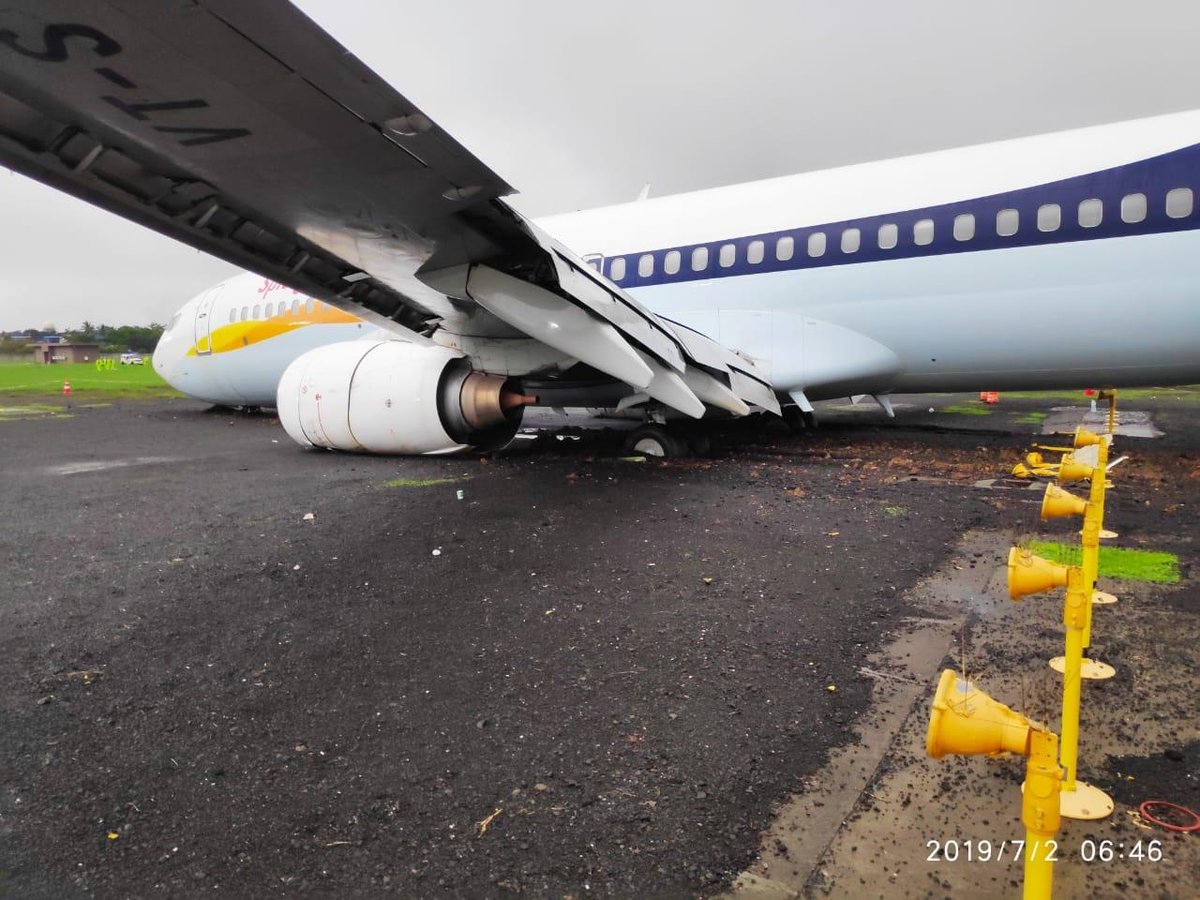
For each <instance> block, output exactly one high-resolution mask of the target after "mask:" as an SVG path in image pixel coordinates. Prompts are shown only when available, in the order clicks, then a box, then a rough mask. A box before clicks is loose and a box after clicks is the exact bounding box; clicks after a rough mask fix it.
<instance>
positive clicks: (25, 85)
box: [0, 0, 778, 416]
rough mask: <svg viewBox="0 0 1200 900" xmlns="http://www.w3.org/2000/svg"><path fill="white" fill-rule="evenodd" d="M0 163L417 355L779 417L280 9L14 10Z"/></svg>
mask: <svg viewBox="0 0 1200 900" xmlns="http://www.w3.org/2000/svg"><path fill="white" fill-rule="evenodd" d="M0 162H3V163H4V164H5V165H8V166H10V167H12V168H13V169H15V170H17V171H20V172H22V173H24V174H27V175H29V176H31V177H33V178H35V179H37V180H39V181H42V182H44V183H46V184H49V185H51V186H54V187H56V188H59V189H61V190H64V191H66V192H68V193H71V194H73V195H75V196H77V197H80V198H82V199H85V200H87V201H89V202H92V203H94V204H96V205H98V206H101V207H103V208H105V209H108V210H110V211H112V212H115V213H118V214H120V215H122V216H125V217H126V218H129V219H132V220H134V221H137V222H139V223H141V224H143V225H146V226H148V227H150V228H153V229H154V230H156V231H159V232H162V233H164V234H167V235H170V236H171V237H174V238H177V239H179V240H182V241H184V242H185V243H188V244H190V245H193V246H195V247H198V248H200V249H203V250H206V251H208V252H210V253H213V254H214V255H216V256H220V257H222V258H224V259H227V260H229V261H230V262H233V263H235V264H237V265H240V266H243V267H245V268H248V269H252V270H254V271H257V272H259V273H261V274H263V275H266V276H268V277H271V278H274V279H276V280H278V281H280V282H282V283H284V284H287V285H289V286H290V287H294V288H296V289H297V290H300V291H303V292H305V293H307V294H310V295H313V296H317V297H320V298H322V299H325V300H328V301H330V302H332V303H334V304H336V305H338V306H341V307H342V308H345V309H349V310H351V311H353V312H355V313H357V314H359V315H363V316H364V317H366V318H368V319H369V320H371V321H374V322H376V323H378V324H382V325H384V326H385V327H388V328H392V329H394V330H396V331H403V332H404V333H405V334H411V333H412V332H417V333H422V334H426V335H433V334H436V333H437V332H438V331H439V330H441V331H444V332H449V333H468V332H472V331H473V332H476V333H478V332H480V331H489V332H492V333H503V334H507V335H508V336H511V337H527V338H532V339H534V340H535V341H537V342H539V343H541V344H544V345H546V346H547V347H549V348H552V349H553V350H554V351H556V352H557V353H558V354H559V355H560V356H561V358H562V359H564V360H578V361H581V362H584V363H587V364H588V365H590V366H592V367H594V368H596V369H598V370H600V371H601V372H604V373H606V374H607V375H609V376H610V377H613V378H616V379H618V380H620V381H623V382H625V383H626V384H628V385H630V387H632V388H633V389H634V390H635V391H638V392H642V393H644V394H645V395H646V397H647V398H648V400H653V401H657V402H658V403H661V404H662V405H664V406H666V407H669V408H670V409H673V410H677V411H679V412H682V413H685V414H687V415H690V416H700V415H703V414H704V413H705V411H706V407H707V408H716V409H723V410H725V411H726V412H729V413H732V414H735V415H740V414H744V413H745V412H747V411H748V409H749V405H754V406H758V407H762V408H766V409H772V410H774V411H776V412H777V411H778V404H777V402H776V399H775V396H774V393H773V391H772V390H771V386H770V384H769V382H768V381H767V379H766V378H765V377H763V375H762V374H761V373H760V372H759V371H758V370H757V369H756V367H755V366H754V364H753V362H751V361H750V360H746V359H743V358H742V357H740V356H737V355H736V354H733V353H731V352H729V351H728V350H726V349H724V348H722V347H720V346H718V345H716V344H714V343H713V342H712V341H711V340H709V339H708V338H706V337H704V336H703V335H700V334H698V333H696V332H693V331H688V330H687V329H684V328H682V327H681V326H677V325H674V324H672V323H670V322H667V321H665V320H663V319H661V318H660V317H658V316H656V315H654V314H653V313H652V312H650V311H649V310H647V309H645V308H644V307H643V306H642V305H641V304H639V303H638V302H637V301H636V300H634V299H633V298H632V297H630V296H629V295H628V294H626V293H625V292H623V291H622V290H621V289H620V288H619V287H617V286H616V285H614V284H612V283H611V282H609V281H607V280H606V279H605V278H603V277H602V276H600V275H599V274H597V273H596V272H594V271H593V270H592V269H591V268H590V267H588V266H587V265H586V264H585V263H583V262H582V261H581V260H580V259H579V258H578V257H577V256H575V254H573V253H572V252H571V251H570V250H568V249H567V248H565V247H562V246H560V245H558V244H557V243H556V242H555V241H554V240H553V239H552V238H550V237H549V236H547V235H545V234H543V233H541V232H540V231H539V230H538V229H536V228H535V227H534V226H533V225H532V224H531V223H529V222H527V221H526V220H524V219H523V218H522V217H521V216H520V215H519V214H518V213H516V212H515V211H514V210H513V209H512V208H511V207H510V206H508V205H507V204H506V203H505V202H504V201H503V200H502V199H501V198H502V197H504V196H505V195H507V194H509V193H511V188H509V186H508V185H507V184H505V182H504V181H503V180H502V179H501V178H499V177H498V176H497V175H496V174H495V173H494V172H492V171H491V170H490V169H488V168H487V167H486V166H485V165H483V163H481V162H480V161H479V160H478V159H476V158H475V157H474V156H473V155H471V154H470V153H469V152H468V151H467V150H466V149H464V148H463V147H462V146H461V145H459V144H458V143H457V142H456V141H455V140H454V139H453V138H452V137H450V136H449V135H448V134H446V133H445V132H444V131H443V130H442V129H440V128H439V127H438V126H437V125H436V124H435V123H434V122H433V121H432V120H431V119H430V118H429V117H428V116H426V115H425V114H424V113H423V112H422V111H421V110H420V109H419V108H417V107H416V105H415V104H413V103H411V102H410V101H408V100H407V99H406V98H404V97H403V96H401V95H400V94H399V93H397V92H396V91H395V90H393V89H392V88H391V87H390V86H389V85H387V84H386V83H385V82H383V81H382V79H380V78H379V77H378V76H377V75H375V74H374V73H373V72H372V71H371V70H370V69H368V68H367V67H366V66H365V65H363V64H362V63H361V62H360V61H359V60H357V59H356V58H355V57H354V56H353V55H351V54H350V53H349V52H348V51H346V50H345V48H343V47H342V46H341V45H340V44H338V43H337V42H336V41H335V40H334V39H333V38H331V37H330V36H329V35H328V34H326V33H325V32H324V31H322V30H321V29H320V28H319V27H318V26H317V25H315V24H314V23H313V22H311V21H310V20H309V19H308V18H307V17H305V16H304V15H303V13H301V12H300V11H299V10H297V9H296V8H295V7H293V6H291V5H290V4H288V3H286V2H283V0H258V2H255V3H245V2H242V0H106V2H102V3H97V2H80V0H21V2H15V3H13V2H10V3H6V4H4V5H3V7H0Z"/></svg>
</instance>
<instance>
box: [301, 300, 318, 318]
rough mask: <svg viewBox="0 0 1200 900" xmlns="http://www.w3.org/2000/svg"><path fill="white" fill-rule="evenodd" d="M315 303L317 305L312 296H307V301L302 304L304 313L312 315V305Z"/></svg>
mask: <svg viewBox="0 0 1200 900" xmlns="http://www.w3.org/2000/svg"><path fill="white" fill-rule="evenodd" d="M316 305H317V301H316V300H314V299H313V298H312V297H309V298H308V302H306V303H305V304H304V311H305V312H306V313H308V314H309V315H310V316H311V315H312V311H313V307H314V306H316Z"/></svg>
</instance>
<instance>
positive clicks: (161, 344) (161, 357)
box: [154, 306, 191, 393]
mask: <svg viewBox="0 0 1200 900" xmlns="http://www.w3.org/2000/svg"><path fill="white" fill-rule="evenodd" d="M186 313H187V307H186V306H185V307H184V308H183V309H181V310H180V311H179V312H178V313H176V314H175V316H174V317H173V318H172V319H171V322H170V324H168V325H167V327H166V328H165V329H163V333H162V336H161V337H159V339H158V344H157V346H155V348H154V371H156V372H157V373H158V374H159V377H161V378H162V380H163V381H165V382H166V383H167V384H169V385H170V386H171V387H173V388H175V390H177V391H182V392H184V393H187V388H186V387H185V386H184V381H186V379H185V377H184V362H185V360H186V358H187V352H188V350H189V349H190V348H191V342H190V340H189V338H190V335H185V333H184V332H185V331H188V330H190V329H185V328H184V327H183V323H185V322H187V323H188V324H189V325H190V320H189V319H188V317H187V315H186Z"/></svg>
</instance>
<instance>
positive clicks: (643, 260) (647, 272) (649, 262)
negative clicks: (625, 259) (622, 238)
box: [638, 253, 654, 278]
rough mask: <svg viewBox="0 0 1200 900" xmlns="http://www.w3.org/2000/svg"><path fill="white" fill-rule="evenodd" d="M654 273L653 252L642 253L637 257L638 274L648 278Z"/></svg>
mask: <svg viewBox="0 0 1200 900" xmlns="http://www.w3.org/2000/svg"><path fill="white" fill-rule="evenodd" d="M653 274H654V254H653V253H643V254H642V255H641V256H640V257H638V275H640V276H641V277H642V278H649V277H650V276H651V275H653Z"/></svg>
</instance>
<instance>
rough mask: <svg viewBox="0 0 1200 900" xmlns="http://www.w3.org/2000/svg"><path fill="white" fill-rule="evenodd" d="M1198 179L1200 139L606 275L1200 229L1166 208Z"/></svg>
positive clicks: (815, 264)
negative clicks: (1001, 228)
mask: <svg viewBox="0 0 1200 900" xmlns="http://www.w3.org/2000/svg"><path fill="white" fill-rule="evenodd" d="M1198 187H1200V145H1193V146H1190V147H1184V148H1182V149H1180V150H1174V151H1171V152H1170V153H1164V154H1162V155H1161V156H1155V157H1151V158H1149V159H1145V160H1140V161H1138V162H1134V163H1130V164H1128V165H1123V166H1117V167H1115V168H1111V169H1104V170H1101V171H1099V172H1091V173H1089V174H1086V175H1078V176H1075V177H1073V178H1065V179H1062V180H1060V181H1051V182H1047V183H1045V184H1040V185H1036V186H1034V187H1029V188H1021V189H1019V190H1015V191H1007V192H1004V193H999V194H991V195H989V196H986V197H978V198H975V199H971V200H960V201H955V202H954V203H944V204H941V205H940V206H929V207H924V208H918V209H909V210H904V211H903V212H897V213H891V214H888V215H879V216H868V217H865V218H861V219H846V220H843V221H838V222H827V223H825V224H822V225H813V226H809V227H805V228H796V229H790V230H785V231H773V232H767V233H764V234H752V235H746V236H744V237H739V238H731V239H727V240H720V241H710V242H705V243H701V244H688V245H684V246H678V247H663V248H659V249H656V250H643V251H638V252H635V253H624V254H618V255H616V256H613V257H609V258H607V259H605V261H604V274H605V275H607V276H608V277H610V278H611V277H612V274H611V273H612V264H613V261H614V260H616V259H622V258H623V259H624V260H625V267H626V272H625V276H624V277H623V278H622V279H621V280H620V281H617V282H616V283H617V284H619V285H620V286H621V287H622V288H626V289H630V288H641V287H649V286H651V285H657V284H678V283H681V282H688V281H701V280H705V279H713V278H727V277H733V276H739V275H756V274H760V273H765V272H781V271H789V270H795V269H818V268H826V267H829V266H839V265H852V264H856V263H866V262H877V261H880V260H888V259H904V258H909V257H923V256H935V255H941V254H947V253H971V252H975V251H983V250H999V249H1007V248H1014V247H1031V246H1039V245H1044V244H1062V243H1070V242H1075V241H1087V240H1100V239H1103V238H1112V237H1125V236H1130V235H1139V234H1158V233H1164V232H1173V231H1188V230H1194V229H1197V228H1200V217H1198V215H1197V209H1196V208H1195V205H1194V207H1193V209H1192V211H1191V213H1190V214H1188V215H1187V216H1184V217H1182V218H1178V219H1174V218H1171V217H1169V216H1168V215H1167V213H1166V195H1167V192H1168V191H1170V190H1173V189H1175V188H1191V189H1192V191H1193V198H1194V197H1195V194H1196V193H1197V188H1198ZM1138 193H1141V194H1145V195H1146V201H1147V205H1148V206H1147V211H1146V217H1145V219H1143V220H1142V221H1141V222H1134V223H1127V222H1124V221H1123V220H1122V218H1121V199H1122V198H1123V197H1125V196H1127V195H1129V194H1138ZM1090 199H1099V200H1101V201H1102V202H1103V219H1102V221H1101V223H1100V224H1099V225H1097V226H1095V227H1091V228H1085V227H1083V226H1082V225H1080V224H1079V220H1078V214H1077V211H1078V208H1079V204H1080V203H1081V202H1082V201H1084V200H1090ZM1047 203H1057V204H1058V205H1059V207H1060V209H1061V217H1062V221H1061V224H1060V225H1059V227H1058V228H1057V229H1056V230H1054V231H1040V230H1039V229H1038V227H1037V211H1038V207H1040V206H1042V205H1044V204H1047ZM1003 209H1016V210H1017V211H1018V213H1019V217H1020V224H1019V227H1018V229H1017V232H1016V233H1015V234H1012V235H1009V236H1007V237H1005V236H1002V235H1000V234H998V233H997V230H996V215H997V213H999V212H1000V211H1001V210H1003ZM965 213H970V214H972V215H974V216H975V234H974V236H973V237H971V238H969V239H967V240H963V241H960V240H957V239H955V238H954V236H953V225H954V219H955V217H957V216H959V215H963V214H965ZM922 219H932V220H933V223H934V237H933V240H932V242H931V243H929V244H925V245H920V244H917V243H915V241H914V239H913V226H914V225H915V224H916V223H917V222H919V221H920V220H922ZM888 224H891V225H895V226H897V228H898V231H899V235H898V237H899V240H898V243H897V246H895V247H893V248H892V249H888V250H884V249H882V248H880V247H879V240H878V229H879V227H880V226H881V225H888ZM848 228H858V229H860V246H859V249H858V250H857V251H855V252H851V253H844V252H842V249H841V246H840V241H841V236H842V232H843V231H845V230H846V229H848ZM818 232H821V233H824V234H825V236H826V249H825V253H824V255H822V256H817V257H812V256H809V255H808V246H807V244H808V238H809V235H811V234H814V233H818ZM784 237H791V238H792V239H793V240H794V242H795V244H794V250H793V256H792V258H791V259H788V260H778V259H776V258H775V247H776V243H777V241H778V240H779V239H780V238H784ZM753 241H763V243H764V245H765V247H764V258H763V260H762V261H761V262H759V263H750V262H748V261H747V250H748V247H749V245H750V244H751V242H753ZM726 244H733V245H735V246H736V247H737V254H736V260H735V262H734V264H733V265H731V266H727V267H723V266H721V265H720V264H719V263H718V256H719V253H720V248H721V247H722V246H725V245H726ZM700 247H706V248H707V249H708V265H707V266H706V267H705V268H704V269H702V270H700V271H698V272H697V271H693V270H692V268H691V256H692V251H694V250H696V249H697V248H700ZM671 250H678V251H679V252H680V254H681V256H682V259H681V261H680V270H679V272H677V273H676V274H674V275H668V274H666V272H664V270H663V259H664V256H665V255H666V253H667V252H669V251H671ZM646 253H652V254H653V256H654V273H653V274H652V275H649V276H640V275H638V272H637V266H638V259H639V258H640V257H642V256H644V255H645V254H646Z"/></svg>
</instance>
